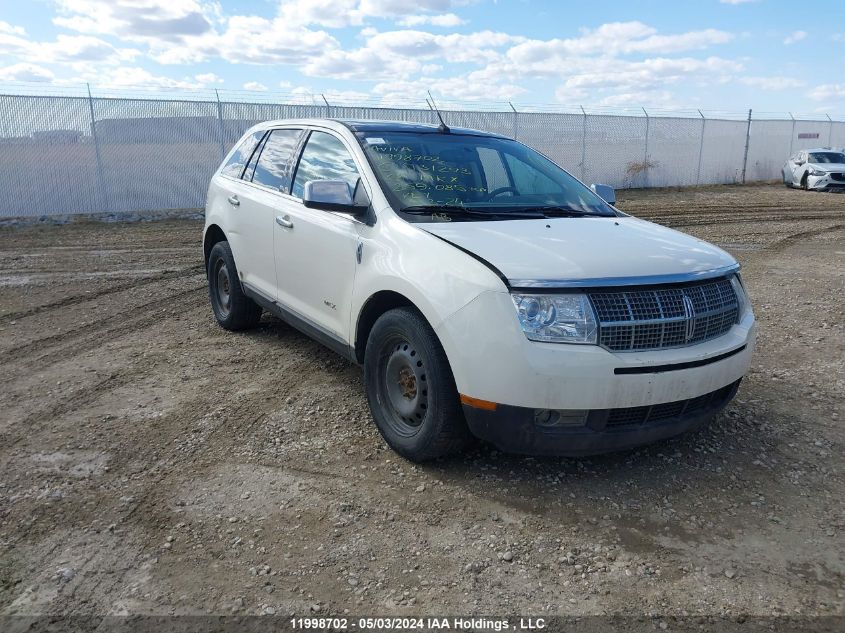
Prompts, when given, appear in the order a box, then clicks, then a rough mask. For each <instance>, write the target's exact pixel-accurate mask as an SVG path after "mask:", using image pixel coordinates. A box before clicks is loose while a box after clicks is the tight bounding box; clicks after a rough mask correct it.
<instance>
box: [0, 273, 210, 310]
mask: <svg viewBox="0 0 845 633" xmlns="http://www.w3.org/2000/svg"><path fill="white" fill-rule="evenodd" d="M203 270H204V266H200V265H196V266H189V267H188V268H180V269H178V270H174V271H167V272H165V273H161V274H160V275H156V276H155V277H148V278H146V279H142V280H140V281H127V282H125V283H122V284H117V285H114V286H111V287H109V288H103V289H102V290H96V291H94V292H91V293H90V294H84V295H74V296H71V297H65V298H64V299H60V300H59V301H55V302H52V303H46V304H43V305H40V306H36V307H34V308H31V309H30V310H21V311H19V312H10V313H8V314H5V315H3V316H0V324H2V323H8V322H9V321H16V320H18V319H23V318H25V317H29V316H34V315H36V314H40V313H42V312H47V311H49V310H56V309H58V308H67V307H68V306H75V305H79V304H82V303H86V302H88V301H93V300H95V299H100V298H102V297H106V296H108V295H110V294H115V293H118V292H123V291H125V290H131V289H139V290H140V289H142V288H145V287H146V286H149V285H152V284H155V283H160V282H162V281H172V280H174V279H180V278H183V277H190V276H192V275H196V274H199V273H200V272H202V271H203Z"/></svg>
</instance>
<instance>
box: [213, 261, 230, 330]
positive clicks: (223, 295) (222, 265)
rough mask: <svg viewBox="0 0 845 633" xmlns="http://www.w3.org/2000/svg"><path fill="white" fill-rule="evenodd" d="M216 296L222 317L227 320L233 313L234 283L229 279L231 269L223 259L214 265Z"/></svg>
mask: <svg viewBox="0 0 845 633" xmlns="http://www.w3.org/2000/svg"><path fill="white" fill-rule="evenodd" d="M214 278H215V280H216V283H215V296H216V298H217V307H218V308H219V310H220V316H221V317H222V318H224V319H225V318H227V317H228V316H229V313H230V312H231V311H232V282H231V280H230V279H229V269H228V268H227V267H226V262H225V261H223V259H222V258H221V259H218V260H217V261H216V262H215V264H214Z"/></svg>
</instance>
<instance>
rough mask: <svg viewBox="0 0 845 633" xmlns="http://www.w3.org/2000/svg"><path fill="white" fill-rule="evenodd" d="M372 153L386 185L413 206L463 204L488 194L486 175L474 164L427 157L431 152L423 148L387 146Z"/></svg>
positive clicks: (376, 147) (376, 148) (449, 157)
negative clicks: (483, 177)
mask: <svg viewBox="0 0 845 633" xmlns="http://www.w3.org/2000/svg"><path fill="white" fill-rule="evenodd" d="M371 149H372V152H373V162H374V164H375V165H377V166H378V167H377V169H380V171H381V173H382V175H383V178H384V182H385V185H387V186H388V187H389V188H390V189H391V190H392V191H394V192H395V193H396V194H397V195H398V196H400V197H402V198H404V199H405V201H407V202H409V203H411V204H424V203H433V204H461V203H463V202H469V201H473V200H480V199H482V198H483V197H484V196H485V195H486V194H487V187H486V183H485V182H482V179H481V176H482V174H481V173H480V171H479V170H478V169H477V168H476V169H473V166H472V164H471V163H467V164H463V165H461V164H460V163H458V162H455V159H454V157H452V156H449V155H447V156H445V157H444V156H443V155H442V154H438V153H434V152H431V153H426V151H425V150H426V149H429V148H424V147H421V146H419V145H417V146H412V145H386V144H385V145H373V146H371ZM432 149H434V150H435V151H436V148H432ZM458 194H470V195H458ZM473 194H474V195H473Z"/></svg>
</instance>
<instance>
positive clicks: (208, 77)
mask: <svg viewBox="0 0 845 633" xmlns="http://www.w3.org/2000/svg"><path fill="white" fill-rule="evenodd" d="M194 79H196V80H197V81H198V82H199V83H201V84H222V83H223V79H222V78H221V77H218V76H217V75H215V74H214V73H202V74H199V75H195V76H194Z"/></svg>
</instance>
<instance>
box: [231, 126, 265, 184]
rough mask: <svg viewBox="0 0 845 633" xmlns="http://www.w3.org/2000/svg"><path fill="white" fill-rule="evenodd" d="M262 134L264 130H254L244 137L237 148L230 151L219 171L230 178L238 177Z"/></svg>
mask: <svg viewBox="0 0 845 633" xmlns="http://www.w3.org/2000/svg"><path fill="white" fill-rule="evenodd" d="M262 136H264V130H261V131H260V132H255V133H254V134H250V135H249V136H248V137H246V138H245V139H244V140H243V141H242V142H241V144H240V145H238V148H237V149H236V150H235V151H234V152H232V155H231V156H229V160H227V161H226V164H225V165H223V167H222V169H221V170H220V173H221V174H223V175H225V176H231V177H232V178H240V177H241V174H242V173H243V171H244V167H246V164H247V162H249V159H250V157H251V156H252V152H254V151H255V148H256V147H257V146H258V143H259V141H261V137H262Z"/></svg>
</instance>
